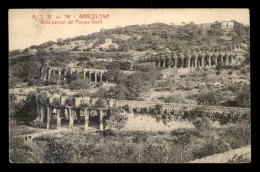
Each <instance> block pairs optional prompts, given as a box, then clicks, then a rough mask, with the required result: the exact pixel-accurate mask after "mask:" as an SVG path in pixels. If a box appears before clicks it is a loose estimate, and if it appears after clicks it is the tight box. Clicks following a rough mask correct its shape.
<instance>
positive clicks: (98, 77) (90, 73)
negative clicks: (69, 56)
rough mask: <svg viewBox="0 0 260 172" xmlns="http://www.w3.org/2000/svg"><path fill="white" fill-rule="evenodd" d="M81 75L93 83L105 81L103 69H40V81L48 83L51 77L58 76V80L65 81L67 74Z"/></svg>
mask: <svg viewBox="0 0 260 172" xmlns="http://www.w3.org/2000/svg"><path fill="white" fill-rule="evenodd" d="M75 72H76V73H77V74H82V75H83V77H84V78H85V77H86V78H89V79H90V80H91V81H93V82H101V81H106V76H104V73H106V72H107V70H105V69H88V68H80V67H74V68H63V67H47V68H41V77H40V78H41V79H42V80H44V81H49V80H50V79H51V78H52V77H53V76H55V75H56V76H58V78H59V80H66V75H67V73H70V74H72V73H75Z"/></svg>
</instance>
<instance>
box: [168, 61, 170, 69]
mask: <svg viewBox="0 0 260 172" xmlns="http://www.w3.org/2000/svg"><path fill="white" fill-rule="evenodd" d="M170 64H171V63H170V60H168V69H170V68H171V65H170Z"/></svg>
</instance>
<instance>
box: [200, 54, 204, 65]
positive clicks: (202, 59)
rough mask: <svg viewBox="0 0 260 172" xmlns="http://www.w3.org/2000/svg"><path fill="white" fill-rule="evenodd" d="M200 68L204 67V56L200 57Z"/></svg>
mask: <svg viewBox="0 0 260 172" xmlns="http://www.w3.org/2000/svg"><path fill="white" fill-rule="evenodd" d="M201 67H204V56H201Z"/></svg>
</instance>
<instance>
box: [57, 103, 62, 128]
mask: <svg viewBox="0 0 260 172" xmlns="http://www.w3.org/2000/svg"><path fill="white" fill-rule="evenodd" d="M60 111H61V110H60V109H59V108H57V109H56V114H57V129H60V127H61V116H60Z"/></svg>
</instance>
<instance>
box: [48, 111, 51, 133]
mask: <svg viewBox="0 0 260 172" xmlns="http://www.w3.org/2000/svg"><path fill="white" fill-rule="evenodd" d="M50 125H51V108H50V107H49V106H47V129H50Z"/></svg>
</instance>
